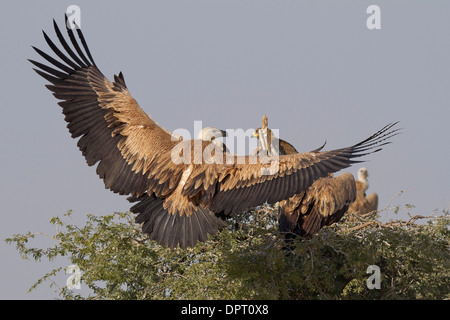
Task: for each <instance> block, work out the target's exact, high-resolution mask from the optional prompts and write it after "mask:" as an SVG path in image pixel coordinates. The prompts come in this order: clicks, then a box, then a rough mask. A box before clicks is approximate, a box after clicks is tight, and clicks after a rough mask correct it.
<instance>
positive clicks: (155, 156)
mask: <svg viewBox="0 0 450 320" xmlns="http://www.w3.org/2000/svg"><path fill="white" fill-rule="evenodd" d="M66 21H67V17H66ZM53 25H54V29H55V33H56V37H57V39H58V40H59V43H60V46H59V47H58V46H57V45H56V44H55V43H54V42H53V41H52V40H51V39H50V38H49V37H48V36H47V34H46V33H45V32H44V38H45V40H46V42H47V44H48V45H49V47H50V49H51V51H53V53H54V55H55V56H54V57H52V56H50V55H49V54H47V53H45V52H43V51H41V50H39V49H38V48H35V47H33V48H34V49H35V51H36V52H37V53H38V54H39V55H40V56H41V57H42V58H43V59H44V60H46V61H47V62H48V63H47V64H44V63H41V62H38V61H33V60H30V62H31V63H32V64H33V65H34V66H35V67H37V69H34V70H35V71H36V72H37V73H38V74H39V75H40V76H42V77H43V78H45V80H47V81H49V82H50V84H48V85H46V87H47V88H48V89H49V90H50V91H52V92H53V95H54V96H55V97H56V98H57V99H59V100H61V101H60V102H58V104H59V105H60V106H61V108H62V112H63V114H64V115H65V120H66V122H67V123H68V125H67V127H68V129H69V132H70V133H71V135H72V137H73V138H79V140H78V142H77V145H78V148H79V149H80V151H81V153H82V155H83V156H84V157H85V159H86V162H87V164H88V165H89V166H93V165H96V164H97V168H96V172H97V174H98V176H99V177H100V178H101V179H102V180H103V181H104V184H105V187H106V188H107V189H110V190H111V191H113V192H115V193H119V194H121V195H130V198H129V199H130V201H132V202H137V203H136V204H135V205H134V206H133V208H132V211H133V212H135V213H137V216H136V222H137V223H140V224H142V230H143V232H144V233H147V234H148V235H149V238H150V239H153V240H156V242H157V243H159V244H161V245H163V246H168V247H176V246H180V247H181V248H186V247H191V246H194V245H195V244H196V243H197V242H198V241H205V240H206V239H207V236H208V234H215V233H216V232H217V231H218V229H219V228H220V226H222V225H223V224H224V222H223V219H224V218H226V217H228V216H230V215H231V214H233V213H235V212H239V211H244V210H247V209H250V208H253V207H256V206H258V205H261V204H264V203H269V204H272V203H276V202H278V201H281V200H285V199H289V198H290V197H292V196H294V195H296V194H300V193H301V192H302V191H303V190H305V189H307V188H308V187H310V186H311V184H312V183H313V182H314V181H315V180H317V179H319V178H324V177H327V176H328V174H329V173H332V172H336V171H339V170H341V169H343V168H347V167H349V166H350V165H352V164H354V163H357V162H361V161H358V160H356V159H357V158H359V157H361V156H365V155H367V154H370V153H372V152H376V151H378V150H380V149H381V146H383V145H385V144H387V143H389V142H388V139H389V138H391V137H392V136H393V135H395V134H396V131H397V129H395V128H394V126H395V124H396V123H392V124H389V125H387V126H385V127H383V128H382V129H381V130H379V131H378V132H376V133H375V134H373V135H372V136H370V137H369V138H367V139H365V140H363V141H361V142H359V143H357V144H354V145H352V146H350V147H346V148H341V149H337V150H331V151H325V152H306V153H293V154H289V155H282V156H279V157H257V156H237V155H231V156H230V155H229V154H226V153H223V152H216V149H217V148H214V146H213V148H211V145H213V143H212V142H207V141H202V140H200V139H194V140H182V141H180V140H179V139H176V138H175V137H173V136H172V135H171V134H170V133H169V132H168V131H167V130H165V129H163V128H162V127H160V126H159V125H158V124H157V123H156V122H154V121H153V120H152V119H151V118H150V117H149V116H148V115H147V114H146V113H145V112H144V111H143V110H142V109H141V108H140V107H139V105H138V103H137V102H136V100H135V99H134V98H133V97H132V96H131V94H130V92H129V91H128V88H127V86H126V84H125V80H124V76H123V74H122V73H121V72H120V73H119V75H115V76H114V81H112V82H111V81H109V80H108V79H107V78H106V77H105V76H104V75H103V73H102V72H101V71H100V69H99V68H98V67H97V65H96V63H95V62H94V59H93V57H92V55H91V53H90V51H89V49H88V46H87V43H86V40H85V38H84V36H83V33H82V32H81V30H80V29H79V28H74V29H70V28H67V23H66V29H67V33H68V37H69V39H70V41H69V42H70V43H68V41H67V40H66V38H65V37H64V36H63V35H62V33H61V31H60V29H59V28H58V26H57V24H56V23H55V21H53ZM77 38H78V39H77ZM69 44H71V46H70V45H69ZM273 163H276V164H277V165H278V170H277V171H276V172H274V173H273V174H271V175H267V174H266V173H265V170H266V169H267V168H269V167H271V165H272V164H273Z"/></svg>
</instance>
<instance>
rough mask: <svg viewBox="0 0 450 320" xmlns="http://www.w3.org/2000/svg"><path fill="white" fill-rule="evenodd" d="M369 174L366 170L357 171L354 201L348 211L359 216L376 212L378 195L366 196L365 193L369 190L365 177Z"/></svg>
mask: <svg viewBox="0 0 450 320" xmlns="http://www.w3.org/2000/svg"><path fill="white" fill-rule="evenodd" d="M368 176H369V172H368V171H367V169H366V168H360V169H359V170H358V178H357V179H356V199H355V202H353V203H352V204H351V205H350V207H349V209H348V211H349V212H355V213H359V214H366V213H369V212H372V211H376V210H378V195H377V194H376V193H371V194H369V195H366V191H367V189H368V188H369V182H368V180H367V177H368Z"/></svg>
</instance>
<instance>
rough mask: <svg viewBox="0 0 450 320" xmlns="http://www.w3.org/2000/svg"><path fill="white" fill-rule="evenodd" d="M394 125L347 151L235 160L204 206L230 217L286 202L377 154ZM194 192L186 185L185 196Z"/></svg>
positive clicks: (221, 174)
mask: <svg viewBox="0 0 450 320" xmlns="http://www.w3.org/2000/svg"><path fill="white" fill-rule="evenodd" d="M395 124H396V123H392V124H389V125H387V126H385V127H384V128H382V129H381V130H379V131H378V132H376V133H375V134H374V135H372V136H370V137H369V138H367V139H365V140H363V141H361V142H360V143H357V144H355V145H353V146H351V147H347V148H341V149H336V150H331V151H324V152H319V151H313V152H306V153H295V154H289V155H280V156H278V157H267V158H262V157H256V158H255V157H236V158H235V159H234V163H235V165H234V166H233V167H232V168H227V169H226V170H224V171H221V172H220V175H219V177H218V181H217V186H216V192H215V193H214V197H213V198H212V199H211V202H210V203H208V205H209V207H210V209H211V210H212V211H213V212H223V213H224V214H225V215H228V214H232V213H234V212H239V211H242V210H246V209H247V208H252V207H255V206H258V205H261V204H263V203H265V202H267V203H269V204H273V203H276V202H278V201H281V200H286V199H288V198H290V197H292V196H293V195H294V194H298V193H300V192H301V191H303V190H305V189H306V188H308V187H309V186H310V185H311V184H312V183H313V182H314V181H315V180H317V179H319V178H323V177H326V176H328V174H329V173H334V172H337V171H339V170H341V169H345V168H347V167H349V166H350V165H352V164H354V163H359V162H362V161H361V160H357V159H358V158H360V157H362V156H365V155H368V154H370V153H373V152H377V151H380V150H381V147H382V146H383V145H386V144H388V143H390V142H389V141H387V140H388V139H389V138H391V137H393V136H394V135H396V134H398V130H399V129H395V128H394V126H395ZM196 191H198V190H197V189H196V188H195V186H193V185H192V182H189V181H188V182H187V183H186V186H185V194H186V195H187V196H192V195H194V194H195V193H196Z"/></svg>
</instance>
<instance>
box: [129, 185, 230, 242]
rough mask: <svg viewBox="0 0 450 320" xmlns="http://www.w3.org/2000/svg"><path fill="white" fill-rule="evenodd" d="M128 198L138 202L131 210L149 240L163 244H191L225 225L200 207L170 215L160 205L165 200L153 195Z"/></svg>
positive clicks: (202, 239) (214, 232)
mask: <svg viewBox="0 0 450 320" xmlns="http://www.w3.org/2000/svg"><path fill="white" fill-rule="evenodd" d="M128 201H130V202H132V203H133V202H138V203H137V204H135V205H134V206H133V207H131V209H130V211H131V212H133V213H136V214H137V216H136V218H135V222H136V223H143V225H142V231H143V232H144V233H147V234H148V236H149V238H150V239H151V240H155V241H156V242H157V243H158V244H159V245H162V246H165V247H169V248H175V247H177V245H179V246H180V248H181V249H185V248H187V247H193V246H195V244H196V243H197V241H200V242H204V241H206V240H207V237H208V234H211V235H214V234H216V233H217V231H218V228H219V227H224V226H225V222H224V221H223V220H222V219H220V218H218V217H216V216H215V214H214V213H212V212H211V211H210V210H208V209H206V208H203V207H200V206H199V207H198V208H197V210H196V211H194V212H193V213H192V214H191V215H189V216H187V215H186V214H183V215H179V214H178V213H175V214H170V213H169V212H168V210H167V209H165V208H164V206H163V202H164V199H163V198H158V197H156V196H155V195H154V194H152V195H150V196H149V195H148V194H147V193H144V195H142V196H140V197H138V198H135V197H129V198H128Z"/></svg>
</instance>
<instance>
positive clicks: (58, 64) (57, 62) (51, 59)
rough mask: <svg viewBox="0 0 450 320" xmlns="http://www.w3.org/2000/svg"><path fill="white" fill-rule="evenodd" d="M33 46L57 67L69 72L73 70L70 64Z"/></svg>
mask: <svg viewBox="0 0 450 320" xmlns="http://www.w3.org/2000/svg"><path fill="white" fill-rule="evenodd" d="M32 48H33V49H34V50H35V51H36V52H37V53H38V54H39V55H40V56H41V57H42V58H44V59H45V60H47V61H48V62H50V63H51V64H53V65H54V66H55V67H58V68H59V69H61V70H63V71H65V72H67V73H68V74H70V73H72V72H73V69H71V68H69V67H68V66H66V65H64V64H62V63H61V62H59V61H58V60H56V59H54V58H52V57H50V56H49V55H48V54H46V53H45V52H43V51H41V50H39V49H38V48H36V47H34V46H32Z"/></svg>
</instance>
